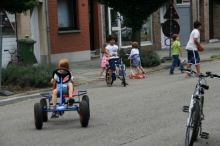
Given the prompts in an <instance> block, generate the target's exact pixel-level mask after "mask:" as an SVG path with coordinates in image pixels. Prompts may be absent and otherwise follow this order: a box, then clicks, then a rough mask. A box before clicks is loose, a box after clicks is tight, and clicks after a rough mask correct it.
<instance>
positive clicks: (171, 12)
mask: <svg viewBox="0 0 220 146" xmlns="http://www.w3.org/2000/svg"><path fill="white" fill-rule="evenodd" d="M163 18H164V19H179V18H180V17H179V14H178V13H177V11H176V9H175V7H174V6H173V4H170V6H169V8H168V9H167V11H166V13H165V15H164V16H163Z"/></svg>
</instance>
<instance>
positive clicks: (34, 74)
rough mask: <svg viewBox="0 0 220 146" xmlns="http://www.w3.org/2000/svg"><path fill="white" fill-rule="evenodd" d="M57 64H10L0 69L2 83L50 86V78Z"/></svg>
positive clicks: (23, 86)
mask: <svg viewBox="0 0 220 146" xmlns="http://www.w3.org/2000/svg"><path fill="white" fill-rule="evenodd" d="M56 68H57V65H55V64H51V65H37V66H32V65H27V66H11V67H7V68H3V69H2V85H4V86H9V85H10V86H19V87H21V88H26V87H35V88H42V87H50V86H51V83H50V80H51V78H52V73H53V71H54V70H55V69H56Z"/></svg>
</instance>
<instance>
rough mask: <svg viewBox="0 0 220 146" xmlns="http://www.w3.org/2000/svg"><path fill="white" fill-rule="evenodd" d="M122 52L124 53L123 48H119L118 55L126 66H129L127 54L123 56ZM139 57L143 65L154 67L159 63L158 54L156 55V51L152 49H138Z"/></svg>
mask: <svg viewBox="0 0 220 146" xmlns="http://www.w3.org/2000/svg"><path fill="white" fill-rule="evenodd" d="M129 53H130V52H129ZM124 54H125V52H124V50H123V49H121V50H120V56H121V57H122V59H123V62H124V64H125V65H126V66H129V65H130V61H129V60H128V56H125V55H124ZM140 57H141V65H142V66H143V67H154V66H158V65H160V64H161V59H160V56H159V55H158V53H157V52H155V51H153V50H149V51H140Z"/></svg>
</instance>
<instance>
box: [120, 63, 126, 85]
mask: <svg viewBox="0 0 220 146" xmlns="http://www.w3.org/2000/svg"><path fill="white" fill-rule="evenodd" d="M121 74H122V83H123V85H124V87H126V82H125V70H124V64H122V65H121Z"/></svg>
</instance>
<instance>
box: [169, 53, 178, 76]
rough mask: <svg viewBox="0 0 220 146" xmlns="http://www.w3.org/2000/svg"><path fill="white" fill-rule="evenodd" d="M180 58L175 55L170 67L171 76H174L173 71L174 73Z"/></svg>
mask: <svg viewBox="0 0 220 146" xmlns="http://www.w3.org/2000/svg"><path fill="white" fill-rule="evenodd" d="M178 56H179V55H178ZM178 56H177V55H173V62H172V65H171V67H170V74H173V71H174V69H175V67H176V64H177V61H178Z"/></svg>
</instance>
